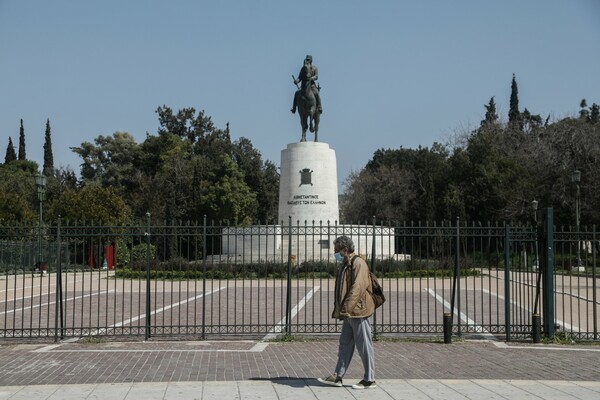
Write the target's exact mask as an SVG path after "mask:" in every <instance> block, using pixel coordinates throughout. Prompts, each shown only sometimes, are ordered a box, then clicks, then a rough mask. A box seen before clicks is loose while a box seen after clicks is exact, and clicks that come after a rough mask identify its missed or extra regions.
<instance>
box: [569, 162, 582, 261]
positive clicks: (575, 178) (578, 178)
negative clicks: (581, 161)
mask: <svg viewBox="0 0 600 400" xmlns="http://www.w3.org/2000/svg"><path fill="white" fill-rule="evenodd" d="M571 180H572V181H573V182H574V183H575V185H576V187H577V192H576V195H575V235H576V236H577V260H576V263H577V264H576V267H577V270H580V269H581V267H582V265H581V246H580V243H579V217H580V213H581V203H580V189H579V182H581V171H580V170H578V169H576V170H575V171H573V174H572V175H571Z"/></svg>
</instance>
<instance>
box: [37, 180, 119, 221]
mask: <svg viewBox="0 0 600 400" xmlns="http://www.w3.org/2000/svg"><path fill="white" fill-rule="evenodd" d="M59 215H60V216H61V217H62V218H63V219H64V220H67V221H73V222H80V223H83V222H92V221H94V222H98V223H103V224H107V225H120V224H124V223H126V222H127V221H128V220H129V218H130V216H131V213H130V210H129V207H128V206H127V204H125V202H124V201H123V199H121V198H120V197H119V196H118V195H117V194H116V193H115V192H114V190H112V189H110V188H103V187H100V186H96V185H90V186H86V187H84V188H82V189H79V190H67V191H65V192H64V193H62V195H61V196H60V197H59V198H58V199H56V200H55V201H54V202H53V203H52V205H51V206H50V207H49V210H48V218H49V219H57V218H58V216H59Z"/></svg>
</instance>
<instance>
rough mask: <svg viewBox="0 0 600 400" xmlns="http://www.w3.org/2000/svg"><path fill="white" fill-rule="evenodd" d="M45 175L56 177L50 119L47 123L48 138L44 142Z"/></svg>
mask: <svg viewBox="0 0 600 400" xmlns="http://www.w3.org/2000/svg"><path fill="white" fill-rule="evenodd" d="M44 175H46V176H52V175H54V156H53V155H52V138H51V135H50V119H48V120H47V121H46V138H45V141H44Z"/></svg>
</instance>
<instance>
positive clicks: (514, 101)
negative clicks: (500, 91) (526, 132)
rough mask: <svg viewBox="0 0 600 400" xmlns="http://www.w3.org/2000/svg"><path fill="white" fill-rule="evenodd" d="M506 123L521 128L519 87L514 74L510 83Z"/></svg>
mask: <svg viewBox="0 0 600 400" xmlns="http://www.w3.org/2000/svg"><path fill="white" fill-rule="evenodd" d="M508 125H509V126H510V127H516V128H517V129H519V130H522V129H523V124H522V122H521V112H520V111H519V88H518V87H517V80H516V79H515V74H513V77H512V83H511V85H510V108H509V110H508Z"/></svg>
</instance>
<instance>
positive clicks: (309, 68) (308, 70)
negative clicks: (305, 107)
mask: <svg viewBox="0 0 600 400" xmlns="http://www.w3.org/2000/svg"><path fill="white" fill-rule="evenodd" d="M317 79H319V70H318V69H317V67H316V65H313V63H312V56H311V55H307V56H306V58H305V59H304V66H303V67H302V69H301V70H300V74H298V78H297V79H295V80H294V84H296V85H298V83H299V82H302V87H305V85H310V87H311V89H312V92H313V93H314V95H315V99H316V100H317V111H318V112H319V114H321V113H323V108H322V107H321V96H320V95H319V88H318V87H317V85H315V81H316V80H317ZM300 96H302V94H301V89H298V90H297V91H296V93H295V94H294V105H293V106H292V109H291V110H290V111H291V112H292V113H295V112H296V108H297V107H298V102H299V101H300Z"/></svg>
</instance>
